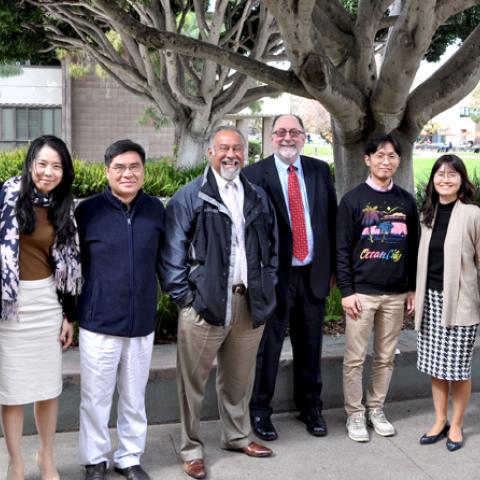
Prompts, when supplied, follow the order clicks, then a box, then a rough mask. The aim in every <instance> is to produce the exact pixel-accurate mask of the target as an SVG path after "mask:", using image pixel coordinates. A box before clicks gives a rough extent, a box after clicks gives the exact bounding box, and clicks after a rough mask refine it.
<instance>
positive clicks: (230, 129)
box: [208, 125, 247, 148]
mask: <svg viewBox="0 0 480 480" xmlns="http://www.w3.org/2000/svg"><path fill="white" fill-rule="evenodd" d="M224 131H227V132H234V133H236V134H237V135H238V136H239V137H240V139H241V140H242V144H243V146H244V147H246V146H247V141H246V140H245V137H244V136H243V133H242V132H241V131H240V130H239V129H238V128H237V127H234V126H233V125H219V126H218V127H215V128H214V129H213V131H212V133H211V134H210V136H209V137H208V148H213V141H214V139H215V135H216V134H217V133H219V132H224Z"/></svg>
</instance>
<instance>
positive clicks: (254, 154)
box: [248, 139, 262, 161]
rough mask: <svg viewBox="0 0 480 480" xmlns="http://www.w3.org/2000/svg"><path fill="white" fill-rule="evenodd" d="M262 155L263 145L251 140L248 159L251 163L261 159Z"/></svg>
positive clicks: (258, 141)
mask: <svg viewBox="0 0 480 480" xmlns="http://www.w3.org/2000/svg"><path fill="white" fill-rule="evenodd" d="M261 153H262V144H261V142H260V140H256V139H253V140H249V141H248V158H249V159H251V161H255V160H257V159H258V158H260V154H261Z"/></svg>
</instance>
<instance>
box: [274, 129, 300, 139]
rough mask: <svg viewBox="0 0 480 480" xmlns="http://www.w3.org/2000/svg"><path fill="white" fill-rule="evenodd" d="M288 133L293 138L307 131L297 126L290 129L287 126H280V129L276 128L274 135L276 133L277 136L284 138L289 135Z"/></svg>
mask: <svg viewBox="0 0 480 480" xmlns="http://www.w3.org/2000/svg"><path fill="white" fill-rule="evenodd" d="M287 133H288V134H289V135H290V137H292V138H297V137H299V136H300V135H304V134H305V132H304V131H303V130H298V129H296V128H291V129H290V130H287V129H286V128H279V129H278V130H275V131H274V132H272V135H275V136H277V137H280V138H283V137H286V136H287Z"/></svg>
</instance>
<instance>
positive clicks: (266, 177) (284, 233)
mask: <svg viewBox="0 0 480 480" xmlns="http://www.w3.org/2000/svg"><path fill="white" fill-rule="evenodd" d="M300 158H301V162H302V169H303V175H304V178H305V186H306V189H307V196H308V204H309V207H310V218H311V223H312V230H313V244H314V247H313V250H314V252H313V263H312V271H311V278H310V280H311V288H312V292H313V294H314V295H315V297H317V298H318V299H322V298H325V297H326V296H327V295H328V292H329V289H330V278H331V274H332V272H333V268H334V265H335V217H336V213H337V198H336V195H335V189H334V187H333V183H332V178H331V175H330V169H329V167H328V165H327V163H325V162H323V161H321V160H317V159H315V158H311V157H306V156H304V155H301V157H300ZM243 173H244V174H245V176H246V177H247V178H248V179H249V180H250V181H251V182H252V183H255V184H257V185H260V186H261V187H263V189H264V190H265V191H266V192H267V194H268V195H269V197H270V200H271V201H272V203H273V206H274V207H275V212H276V214H277V221H278V233H279V235H278V236H279V266H278V284H277V302H280V301H281V300H282V299H286V298H287V291H288V286H289V284H290V274H291V266H292V249H293V240H292V230H291V226H290V221H289V218H288V210H287V205H286V203H285V198H284V196H283V192H282V186H281V184H280V179H279V177H278V172H277V168H276V166H275V159H274V157H273V155H271V156H270V157H267V158H265V159H264V160H261V161H259V162H257V163H255V164H253V165H250V166H248V167H246V168H244V169H243Z"/></svg>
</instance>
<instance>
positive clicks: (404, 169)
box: [332, 125, 414, 200]
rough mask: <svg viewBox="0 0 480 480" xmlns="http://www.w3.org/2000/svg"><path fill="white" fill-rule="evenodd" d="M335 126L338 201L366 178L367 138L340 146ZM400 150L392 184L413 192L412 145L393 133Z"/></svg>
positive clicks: (334, 144) (334, 142)
mask: <svg viewBox="0 0 480 480" xmlns="http://www.w3.org/2000/svg"><path fill="white" fill-rule="evenodd" d="M337 128H338V127H336V126H335V125H334V126H333V127H332V129H333V157H334V161H335V188H336V191H337V197H338V199H339V200H340V199H341V198H342V197H343V195H345V193H347V192H348V191H350V190H352V188H354V187H356V186H357V185H358V184H360V183H362V182H364V181H365V180H366V178H367V176H368V167H367V166H366V165H365V160H364V156H365V145H366V143H367V140H368V138H367V137H365V138H362V139H361V140H360V141H359V142H356V143H349V144H342V143H341V141H340V140H339V137H341V135H339V134H338V131H337ZM395 136H396V138H397V139H398V141H399V143H400V146H401V148H402V156H401V160H400V166H399V167H398V170H397V172H396V173H395V176H394V178H393V180H394V182H395V183H396V184H397V185H399V186H401V187H402V188H405V189H406V190H408V191H409V192H410V193H412V194H413V192H414V184H413V143H412V142H411V141H410V140H407V139H406V138H405V137H404V136H402V135H401V134H399V133H398V132H395Z"/></svg>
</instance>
